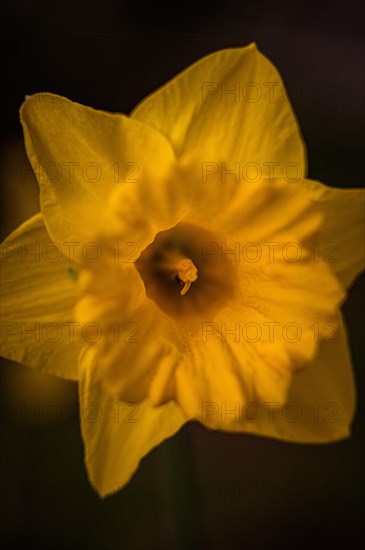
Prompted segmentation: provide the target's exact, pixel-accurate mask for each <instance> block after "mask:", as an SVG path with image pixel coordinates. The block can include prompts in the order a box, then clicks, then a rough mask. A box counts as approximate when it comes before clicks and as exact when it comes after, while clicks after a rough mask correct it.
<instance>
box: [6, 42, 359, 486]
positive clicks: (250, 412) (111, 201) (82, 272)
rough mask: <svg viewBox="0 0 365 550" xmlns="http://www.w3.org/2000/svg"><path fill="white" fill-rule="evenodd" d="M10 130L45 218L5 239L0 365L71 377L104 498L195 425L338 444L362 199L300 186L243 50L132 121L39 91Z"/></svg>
mask: <svg viewBox="0 0 365 550" xmlns="http://www.w3.org/2000/svg"><path fill="white" fill-rule="evenodd" d="M21 122H22V125H23V129H24V136H25V145H26V150H27V154H28V157H29V159H30V162H31V164H32V167H33V170H34V172H35V174H36V176H37V179H38V182H39V185H40V202H41V213H40V214H38V215H36V216H34V217H33V218H31V219H29V220H28V221H27V222H26V223H24V224H23V225H22V226H21V227H19V228H18V229H17V230H16V231H14V232H13V233H12V234H11V235H10V236H9V237H8V238H7V239H6V241H5V242H4V243H3V245H2V262H3V268H2V269H3V275H2V295H3V303H2V333H3V338H2V341H3V342H2V354H3V355H4V356H5V357H7V358H10V359H12V360H15V361H18V362H20V363H24V364H26V365H29V366H31V367H35V368H38V369H40V370H43V371H44V372H47V373H51V374H54V375H57V376H61V377H64V378H69V379H71V380H78V381H79V388H80V417H81V423H82V435H83V439H84V444H85V460H86V466H87V471H88V475H89V478H90V481H91V482H92V483H93V484H94V486H95V489H96V490H97V491H98V493H99V494H100V495H101V496H105V495H107V494H110V493H112V492H115V491H116V490H118V489H120V488H121V487H123V486H124V485H125V484H126V483H127V482H128V481H129V479H130V478H131V476H132V475H133V473H134V472H135V470H136V469H137V467H138V464H139V462H140V461H141V459H142V458H143V457H144V456H145V455H146V454H147V453H148V452H149V451H151V449H153V448H154V447H155V446H157V445H158V444H160V443H161V442H162V441H163V440H165V439H166V438H168V437H171V436H172V435H173V434H174V433H176V432H177V431H178V430H179V429H180V428H181V427H182V426H183V425H184V423H186V422H187V421H190V420H197V421H199V422H201V423H203V424H204V425H205V426H207V427H208V428H213V429H219V430H227V431H232V432H247V433H251V434H256V435H261V436H268V437H274V438H278V439H281V440H284V441H288V442H301V443H325V442H330V441H336V440H339V439H341V438H346V437H348V436H349V433H350V425H351V420H352V417H353V413H354V405H355V397H354V382H353V374H352V368H351V360H350V354H349V347H348V343H347V337H346V331H345V328H344V324H343V322H342V317H341V313H340V307H341V304H342V303H343V301H344V299H345V297H346V289H347V288H348V287H349V286H350V285H351V283H352V282H353V280H354V278H355V277H356V276H357V275H358V273H359V272H360V271H361V269H362V268H363V261H364V246H363V241H362V239H363V202H364V194H363V192H362V191H361V190H359V189H346V190H344V189H335V188H331V187H327V186H325V185H323V184H321V183H318V182H316V181H310V180H308V179H306V153H305V147H304V144H303V140H302V138H301V135H300V131H299V128H298V124H297V121H296V118H295V116H294V114H293V111H292V108H291V105H290V102H289V101H288V98H287V95H286V93H285V89H284V86H283V83H282V80H281V78H280V76H279V74H278V72H277V70H276V69H275V67H274V66H273V65H272V64H271V63H270V61H268V59H267V58H266V57H264V56H263V55H262V54H261V53H260V52H259V51H258V50H257V48H256V46H255V45H254V44H251V45H249V46H247V47H245V48H237V49H228V50H223V51H218V52H216V53H213V54H211V55H208V56H207V57H205V58H203V59H201V60H200V61H198V62H197V63H195V64H193V65H192V66H191V67H189V68H187V69H186V70H185V71H183V72H182V73H181V74H179V75H178V76H176V77H175V78H173V79H172V80H171V81H170V82H168V83H167V84H166V85H165V86H163V87H162V88H160V89H158V90H157V91H156V92H154V93H153V94H151V95H150V96H148V97H147V98H146V99H145V100H143V101H142V102H141V103H140V104H139V105H138V106H137V107H136V108H135V109H134V111H133V112H132V113H131V115H130V116H126V115H123V114H109V113H107V112H103V111H96V110H93V109H91V108H90V107H84V106H82V105H79V104H77V103H74V102H72V101H69V100H68V99H65V98H63V97H60V96H57V95H53V94H37V95H35V96H31V97H28V98H27V99H26V101H25V102H24V104H23V106H22V108H21Z"/></svg>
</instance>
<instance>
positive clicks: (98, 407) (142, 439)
mask: <svg viewBox="0 0 365 550" xmlns="http://www.w3.org/2000/svg"><path fill="white" fill-rule="evenodd" d="M80 374H81V378H80V408H81V411H80V416H81V428H82V437H83V440H84V445H85V463H86V468H87V473H88V477H89V480H90V482H91V483H92V484H93V487H94V489H95V490H96V491H97V492H98V494H99V495H100V496H101V497H106V496H107V495H108V494H111V493H114V492H116V491H118V490H119V489H121V488H122V487H123V486H124V485H126V483H128V481H129V480H130V478H131V477H132V475H133V474H134V472H135V471H136V470H137V468H138V466H139V463H140V462H141V460H142V458H143V457H144V456H145V455H146V454H148V453H149V452H150V451H151V450H152V449H153V448H155V447H157V446H158V445H159V444H160V443H162V442H163V441H164V440H165V439H167V438H169V437H171V436H172V435H174V434H175V433H176V432H177V431H178V430H179V429H180V428H181V427H182V426H183V424H185V422H186V420H187V419H186V418H185V417H184V415H183V413H182V412H181V409H180V408H179V407H178V406H177V405H176V404H174V403H173V402H170V403H168V404H166V405H163V406H162V407H152V406H151V405H150V404H149V403H148V402H147V401H145V402H143V403H139V404H134V403H125V402H122V401H117V400H115V398H113V397H111V396H110V395H109V394H108V393H107V392H106V391H105V390H104V389H103V388H102V387H101V385H100V383H99V381H98V376H97V374H96V371H95V362H94V357H93V351H92V350H90V349H89V350H88V352H86V353H85V354H83V358H82V360H81V365H80Z"/></svg>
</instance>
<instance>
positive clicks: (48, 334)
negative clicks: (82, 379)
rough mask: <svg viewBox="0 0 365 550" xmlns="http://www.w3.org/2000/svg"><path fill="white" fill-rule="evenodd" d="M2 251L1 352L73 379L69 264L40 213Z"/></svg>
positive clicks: (75, 350)
mask: <svg viewBox="0 0 365 550" xmlns="http://www.w3.org/2000/svg"><path fill="white" fill-rule="evenodd" d="M1 256H2V261H1V264H2V265H1V271H2V274H1V299H2V305H1V323H2V326H1V328H2V348H1V354H2V355H3V356H4V357H7V358H8V359H12V360H13V361H18V362H19V363H24V364H25V365H28V366H30V367H35V368H38V369H39V370H42V371H45V372H47V373H49V374H54V375H57V376H60V377H62V378H70V379H74V380H76V379H77V378H78V370H77V357H78V354H79V352H80V349H81V342H80V340H79V338H78V337H77V331H76V324H75V323H74V320H73V308H74V305H75V303H76V300H77V299H78V292H77V289H76V285H75V283H74V282H73V281H72V278H71V277H70V273H69V272H68V269H69V268H70V265H71V264H69V262H68V259H66V258H65V257H63V256H62V254H61V250H60V248H59V247H58V245H56V244H55V243H52V240H51V239H50V237H49V235H48V233H47V231H46V229H45V226H44V223H43V218H42V215H41V214H37V215H36V216H34V217H33V218H31V219H29V220H28V221H27V222H25V223H24V224H23V225H21V226H20V227H19V228H18V229H16V230H15V231H14V232H13V233H11V235H9V237H8V238H7V239H6V240H5V241H4V243H2V246H1Z"/></svg>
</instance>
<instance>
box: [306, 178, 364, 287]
mask: <svg viewBox="0 0 365 550" xmlns="http://www.w3.org/2000/svg"><path fill="white" fill-rule="evenodd" d="M304 183H305V189H306V191H307V192H308V194H309V198H310V199H311V200H312V201H314V202H315V203H316V204H317V205H318V207H319V208H320V209H321V211H322V212H323V215H324V220H323V224H322V227H321V230H320V233H319V235H318V241H317V243H316V250H315V253H316V254H318V255H320V257H321V258H322V260H323V261H324V262H325V263H328V265H329V266H330V267H331V269H332V270H333V271H334V272H335V273H336V275H337V276H338V277H339V279H340V280H341V282H342V284H343V285H344V286H345V287H346V288H348V287H349V286H351V284H352V282H353V281H354V279H355V278H356V277H357V275H358V274H359V273H360V272H361V271H363V269H364V267H365V260H364V256H365V242H364V240H365V225H364V218H365V216H364V209H365V207H364V197H365V191H364V189H338V188H334V187H328V186H327V185H324V184H323V183H320V182H317V181H313V180H305V182H304Z"/></svg>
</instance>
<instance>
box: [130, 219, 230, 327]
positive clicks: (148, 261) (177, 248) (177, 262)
mask: <svg viewBox="0 0 365 550" xmlns="http://www.w3.org/2000/svg"><path fill="white" fill-rule="evenodd" d="M218 242H219V241H218V239H217V236H216V235H214V234H212V233H211V232H210V231H207V230H205V229H203V228H202V227H199V226H196V225H193V224H188V223H179V224H177V225H176V226H175V227H173V228H171V229H168V230H166V231H161V232H160V233H157V235H156V237H155V240H154V241H153V242H152V243H151V244H150V245H149V246H147V248H146V249H145V250H143V252H142V253H141V255H140V257H139V259H138V260H137V261H136V263H135V267H136V269H137V271H138V272H139V274H140V276H141V277H142V280H143V282H144V284H145V287H146V293H147V296H148V297H149V298H151V299H152V300H154V302H156V304H157V305H158V306H159V307H160V308H161V309H162V310H163V311H164V312H165V313H167V314H168V315H170V316H172V317H192V316H194V317H200V318H201V317H202V316H203V317H204V318H205V319H207V320H208V319H209V318H210V317H211V315H212V314H213V313H214V312H215V311H216V310H217V309H219V308H220V307H222V306H223V305H224V303H225V302H226V301H227V299H229V298H230V297H231V296H232V295H233V291H234V287H235V285H234V280H235V279H234V269H233V265H232V264H231V263H230V262H229V261H222V258H221V255H220V254H219V253H217V252H215V253H214V254H207V253H206V250H207V249H208V250H209V251H211V250H212V249H214V250H215V251H216V250H218V248H219V247H218V244H217V245H216V246H214V247H212V243H218ZM181 287H182V288H181Z"/></svg>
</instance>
